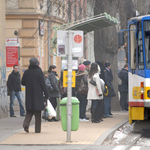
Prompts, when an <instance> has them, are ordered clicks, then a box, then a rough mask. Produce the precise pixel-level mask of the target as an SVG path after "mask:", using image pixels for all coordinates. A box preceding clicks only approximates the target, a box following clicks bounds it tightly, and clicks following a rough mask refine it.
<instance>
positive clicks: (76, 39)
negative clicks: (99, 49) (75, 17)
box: [74, 35, 82, 43]
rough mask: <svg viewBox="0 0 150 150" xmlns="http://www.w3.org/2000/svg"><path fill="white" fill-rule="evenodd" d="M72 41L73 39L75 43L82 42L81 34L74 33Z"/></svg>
mask: <svg viewBox="0 0 150 150" xmlns="http://www.w3.org/2000/svg"><path fill="white" fill-rule="evenodd" d="M74 41H75V42H76V43H81V42H82V36H81V35H76V36H75V37H74Z"/></svg>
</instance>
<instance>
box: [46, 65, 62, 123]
mask: <svg viewBox="0 0 150 150" xmlns="http://www.w3.org/2000/svg"><path fill="white" fill-rule="evenodd" d="M48 72H49V75H48V77H47V78H48V79H49V81H50V83H51V85H52V87H53V88H54V90H53V91H49V92H50V93H49V94H50V102H51V104H52V106H53V108H54V109H56V107H57V98H58V97H61V95H60V93H59V88H58V81H57V78H56V76H57V73H56V72H57V68H56V66H55V65H51V66H50V67H49V70H48ZM51 121H56V122H57V121H58V120H57V119H56V118H55V117H52V120H51Z"/></svg>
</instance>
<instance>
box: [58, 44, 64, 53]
mask: <svg viewBox="0 0 150 150" xmlns="http://www.w3.org/2000/svg"><path fill="white" fill-rule="evenodd" d="M58 52H59V54H61V55H63V54H65V45H59V46H58Z"/></svg>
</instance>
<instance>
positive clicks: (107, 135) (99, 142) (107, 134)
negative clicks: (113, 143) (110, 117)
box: [94, 119, 129, 145]
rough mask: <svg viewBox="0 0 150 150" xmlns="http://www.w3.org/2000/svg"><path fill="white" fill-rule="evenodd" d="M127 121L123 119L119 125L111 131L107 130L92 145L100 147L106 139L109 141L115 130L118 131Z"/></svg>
mask: <svg viewBox="0 0 150 150" xmlns="http://www.w3.org/2000/svg"><path fill="white" fill-rule="evenodd" d="M128 121H129V119H125V120H123V121H122V122H120V123H119V124H117V125H115V126H114V127H112V128H111V129H109V130H108V131H106V132H105V133H103V134H102V135H101V136H100V137H99V138H98V140H97V141H96V142H95V143H94V145H102V144H103V142H104V141H105V140H106V139H111V138H112V137H113V135H114V133H115V131H116V130H117V129H119V128H120V127H121V126H123V125H124V124H125V123H127V122H128Z"/></svg>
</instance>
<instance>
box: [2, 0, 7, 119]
mask: <svg viewBox="0 0 150 150" xmlns="http://www.w3.org/2000/svg"><path fill="white" fill-rule="evenodd" d="M0 20H1V23H0V118H4V117H7V116H8V109H7V88H6V59H5V57H6V53H5V42H6V39H5V1H4V0H2V1H0Z"/></svg>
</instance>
